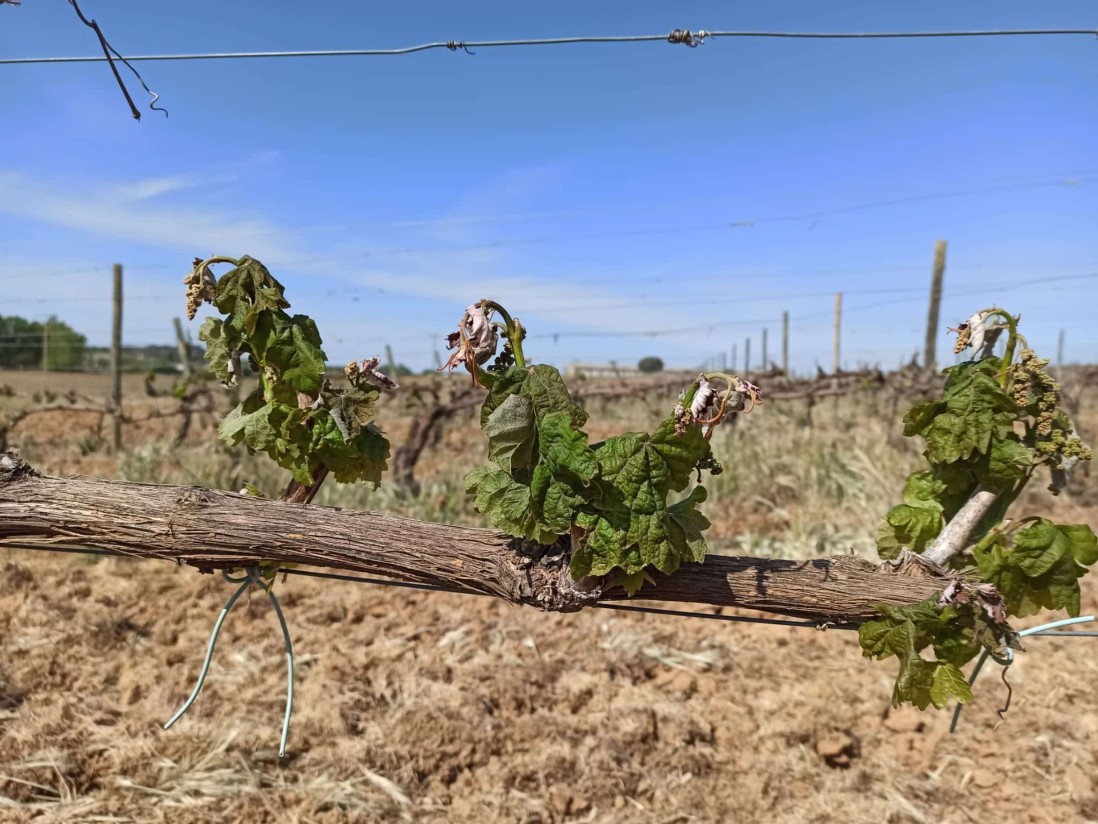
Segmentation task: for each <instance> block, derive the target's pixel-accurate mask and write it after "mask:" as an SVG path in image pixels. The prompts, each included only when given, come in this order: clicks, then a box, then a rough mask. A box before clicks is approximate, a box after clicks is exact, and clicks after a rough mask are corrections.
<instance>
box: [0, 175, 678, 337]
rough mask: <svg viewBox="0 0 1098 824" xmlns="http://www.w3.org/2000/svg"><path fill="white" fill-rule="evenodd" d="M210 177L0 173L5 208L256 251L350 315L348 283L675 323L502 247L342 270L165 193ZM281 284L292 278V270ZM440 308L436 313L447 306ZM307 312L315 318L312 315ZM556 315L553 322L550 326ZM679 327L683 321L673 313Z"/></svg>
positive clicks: (489, 196)
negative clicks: (104, 180)
mask: <svg viewBox="0 0 1098 824" xmlns="http://www.w3.org/2000/svg"><path fill="white" fill-rule="evenodd" d="M551 178H552V174H551V172H550V171H545V170H534V171H533V172H531V173H529V174H516V175H509V176H505V178H504V179H502V180H500V181H494V182H491V183H489V184H486V185H485V186H484V187H483V190H480V189H478V190H477V191H475V192H471V193H466V194H465V195H464V197H463V198H462V200H461V201H460V204H459V206H458V207H456V208H454V209H450V210H448V211H447V213H446V214H445V215H444V216H443V217H444V218H451V219H454V220H456V221H461V219H462V218H463V217H465V216H466V215H467V214H470V213H473V214H483V213H484V212H485V211H500V210H502V209H506V208H507V207H509V206H516V207H520V206H521V205H522V202H523V200H524V197H525V196H526V195H528V194H529V193H530V191H532V190H536V189H538V188H539V187H542V186H545V185H547V183H548V182H550V181H551ZM209 181H210V178H209V177H202V176H199V175H188V174H178V175H171V176H165V177H161V178H152V179H143V180H136V181H130V182H126V183H115V184H114V185H113V186H110V185H107V186H104V185H102V184H101V183H96V182H95V181H84V182H73V181H64V182H56V181H51V180H43V179H38V178H35V177H32V176H30V175H27V174H24V173H21V172H16V171H6V172H4V171H0V212H6V213H9V214H12V215H15V216H18V217H20V218H22V219H26V218H32V219H36V220H39V221H42V222H44V223H48V224H52V225H54V226H59V227H63V228H66V229H71V230H75V231H79V232H84V233H87V234H89V235H92V236H96V237H100V238H107V239H119V240H125V241H131V242H135V243H141V244H145V245H149V246H154V247H161V248H163V249H165V250H170V251H171V253H172V255H173V256H175V255H176V253H177V252H179V251H182V252H183V253H184V258H186V259H188V260H189V259H190V257H191V256H193V255H196V254H214V253H220V252H224V251H225V250H231V249H239V248H241V246H242V245H243V244H246V246H247V248H248V251H249V252H250V253H251V254H254V255H255V256H256V257H259V258H260V259H262V260H263V261H264V262H266V263H267V264H268V265H270V266H271V267H272V268H273V269H275V270H276V271H277V270H283V271H284V272H287V273H288V274H290V275H295V274H296V275H301V276H305V277H307V278H309V280H310V281H311V280H312V279H314V278H315V279H323V280H324V281H326V282H327V283H328V284H330V285H331V286H335V287H336V293H335V294H334V295H333V298H334V300H333V301H332V302H333V303H334V305H335V308H338V309H339V310H340V312H341V313H346V311H347V308H348V307H347V303H346V301H340V298H339V294H338V286H339V284H340V283H344V284H346V285H347V286H348V288H350V289H355V288H357V289H361V288H362V287H367V288H376V289H381V290H384V291H385V292H386V293H388V294H389V295H390V296H392V295H400V296H407V297H410V298H415V299H418V300H423V299H430V298H434V299H438V300H439V301H444V302H446V303H449V304H453V306H454V307H455V308H454V312H455V313H456V314H455V319H456V317H457V316H459V315H460V312H461V310H462V309H463V308H464V307H465V306H466V305H467V304H469V303H471V302H473V301H475V300H478V299H480V298H482V297H486V296H491V297H493V298H494V299H496V300H499V301H500V302H502V303H504V304H505V305H508V306H510V307H513V311H514V312H515V313H516V314H518V315H520V316H521V317H523V318H525V319H527V320H530V321H536V322H537V326H538V327H540V329H532V330H531V331H532V332H537V331H544V332H550V331H553V332H555V331H557V329H560V328H572V329H576V328H581V329H582V328H586V329H597V330H601V331H610V332H630V333H632V332H642V331H646V330H650V329H658V328H662V327H666V326H668V325H669V318H668V316H667V313H666V312H665V311H664V310H662V309H660V308H659V307H658V306H646V307H638V306H635V305H634V306H626V307H620V308H619V307H617V306H616V305H615V298H616V297H617V296H619V295H620V290H619V289H617V288H615V287H613V286H610V287H607V288H605V289H604V288H598V287H592V286H588V285H586V283H589V282H590V281H587V280H585V278H584V275H583V273H576V272H569V273H562V274H560V275H558V274H556V273H554V272H549V271H545V270H544V268H543V267H537V266H536V267H535V268H534V269H533V270H529V269H528V270H526V271H523V272H521V273H518V272H515V268H516V267H515V265H514V263H513V262H512V260H511V258H510V257H509V255H508V253H507V252H506V251H504V250H499V249H469V250H464V251H456V252H455V251H446V252H439V253H432V252H414V253H410V254H407V255H401V256H399V257H398V258H394V259H390V260H387V261H386V263H385V265H383V266H376V265H373V264H371V263H370V262H369V261H364V263H366V265H364V266H358V267H353V266H351V267H349V266H347V265H346V263H344V264H342V265H339V266H333V265H332V264H331V262H330V261H331V259H330V258H328V259H327V261H326V260H325V259H324V256H325V255H327V254H331V252H333V251H334V252H336V253H337V254H338V253H340V252H342V251H343V250H341V249H339V248H336V249H333V248H332V246H331V245H330V244H324V247H323V248H324V251H323V252H322V253H321V257H319V258H318V257H317V256H316V255H315V254H314V250H315V249H316V248H320V247H318V245H317V244H315V243H312V242H309V241H308V239H307V238H305V237H303V236H302V235H301V234H300V233H298V232H295V231H293V230H286V229H284V228H283V227H281V226H279V225H277V224H275V223H273V222H271V221H269V220H268V219H266V218H263V217H260V216H256V215H254V214H234V213H228V212H224V211H220V210H218V209H216V208H215V207H211V208H205V207H201V206H195V205H192V203H186V204H178V203H173V202H171V198H166V199H165V200H163V201H162V200H158V198H160V197H162V196H165V195H168V194H170V193H173V192H179V191H183V190H186V189H190V188H194V187H196V186H201V185H209ZM385 234H386V235H387V234H388V233H385ZM384 239H385V238H384V237H383V236H378V237H377V238H371V237H363V236H358V237H357V238H356V239H355V245H356V246H358V247H359V248H361V245H362V244H363V243H365V244H369V243H370V242H371V241H375V240H376V241H377V243H378V245H379V246H380V245H381V243H382V241H383V240H384ZM425 240H426V241H428V244H429V245H434V244H436V243H439V242H442V243H458V244H474V243H475V242H476V241H477V240H479V237H478V236H477V235H476V234H474V233H471V231H470V230H461V229H460V228H459V227H458V226H457V225H454V224H450V225H446V226H444V227H439V228H438V229H437V230H435V231H433V232H430V233H429V235H428V236H427V237H426V238H425ZM390 244H391V241H390ZM344 261H346V256H344ZM539 269H541V271H539ZM283 280H284V282H286V283H287V285H288V286H289V285H291V284H290V281H289V280H287V279H286V278H285V277H284V276H283ZM575 305H581V306H582V305H592V306H597V307H598V309H597V310H596V311H589V312H584V311H576V310H575V309H574V308H570V307H574V306H575ZM435 307H436V308H435V311H438V307H439V304H437V303H436V304H435ZM554 307H556V308H554ZM310 313H311V314H316V313H315V311H311V312H310ZM327 314H332V313H327ZM451 314H452V313H451ZM333 320H334V318H333ZM387 320H388V319H387ZM550 323H551V324H552V325H553V327H555V328H546V327H547V326H548V325H549V324H550ZM439 324H442V325H441V327H440V325H439ZM375 325H376V326H380V325H381V324H377V323H375ZM410 325H414V326H416V327H418V328H421V329H422V330H423V334H424V338H426V336H427V335H428V333H430V334H435V333H439V330H440V328H441V329H442V331H445V330H446V329H448V328H449V326H450V319H449V314H446V316H445V318H443V317H434V316H432V315H430V314H428V313H420V312H417V313H416V315H415V316H414V317H412V318H408V317H405V318H403V319H401V321H399V322H397V323H394V325H393V328H392V329H391V330H389V331H391V332H392V333H394V334H395V333H397V332H398V331H399V328H403V330H405V331H404V334H409V333H410V332H415V331H418V329H409V328H408V326H410ZM671 325H683V324H682V323H681V322H679V321H678V319H677V318H676V319H675V323H673V324H671Z"/></svg>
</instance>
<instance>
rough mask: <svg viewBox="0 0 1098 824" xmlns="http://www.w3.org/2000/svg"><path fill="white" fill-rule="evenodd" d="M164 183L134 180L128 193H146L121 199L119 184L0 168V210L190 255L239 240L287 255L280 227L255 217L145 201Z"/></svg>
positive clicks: (236, 243)
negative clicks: (64, 179) (62, 182)
mask: <svg viewBox="0 0 1098 824" xmlns="http://www.w3.org/2000/svg"><path fill="white" fill-rule="evenodd" d="M164 180H168V179H164ZM169 185H173V183H172V182H171V181H169V182H163V181H162V182H160V183H159V184H156V183H155V182H150V181H143V182H142V181H138V182H137V183H135V184H131V186H132V189H131V192H132V193H135V194H137V195H140V194H142V193H144V194H145V195H146V197H144V198H141V197H137V198H134V197H130V198H128V199H127V198H126V197H122V196H120V195H119V193H118V191H119V188H124V187H115V188H113V189H112V188H110V187H102V186H99V185H95V184H93V183H90V182H89V183H85V184H74V183H68V184H67V185H65V186H59V185H57V184H55V183H53V182H51V181H46V180H38V179H34V178H32V177H30V176H28V175H25V174H22V173H19V172H13V171H8V172H0V212H4V213H8V214H11V215H15V216H17V217H20V218H33V219H36V220H40V221H42V222H44V223H50V224H53V225H55V226H63V227H66V228H69V229H76V230H79V231H83V232H87V233H89V234H92V235H96V236H99V237H105V238H114V239H119V240H127V241H131V242H134V243H142V244H147V245H151V246H161V247H164V248H166V249H172V250H185V251H186V252H187V253H188V254H190V255H194V254H202V253H203V252H210V253H213V252H215V251H221V250H225V249H235V248H239V245H240V244H241V242H242V241H243V240H247V242H248V245H249V247H250V248H252V249H254V250H255V253H256V254H257V255H260V254H262V255H266V256H267V257H269V258H288V257H291V256H292V255H293V249H292V248H290V247H289V246H287V245H286V242H285V239H286V232H285V230H283V229H281V228H280V227H276V226H274V225H273V224H271V223H269V222H267V221H266V220H263V219H261V218H254V217H241V216H239V215H234V214H230V213H225V212H221V211H218V210H216V209H212V208H211V209H205V208H196V207H194V206H178V205H170V204H157V203H150V202H148V198H149V197H151V195H149V194H148V193H149V192H152V191H154V190H155V189H156V188H157V186H159V188H160V189H161V190H164V189H165V187H166V186H169ZM104 192H105V194H104Z"/></svg>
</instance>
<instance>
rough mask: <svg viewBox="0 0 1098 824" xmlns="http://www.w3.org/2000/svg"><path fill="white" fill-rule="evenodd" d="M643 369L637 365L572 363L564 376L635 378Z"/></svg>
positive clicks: (569, 377) (572, 378)
mask: <svg viewBox="0 0 1098 824" xmlns="http://www.w3.org/2000/svg"><path fill="white" fill-rule="evenodd" d="M640 374H641V371H640V370H639V369H637V367H635V366H621V365H620V364H617V363H614V362H612V361H611V362H610V363H570V364H568V366H567V367H565V369H564V377H565V378H567V379H569V380H576V379H577V378H580V379H583V378H635V377H638V376H639V375H640Z"/></svg>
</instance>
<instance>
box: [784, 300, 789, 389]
mask: <svg viewBox="0 0 1098 824" xmlns="http://www.w3.org/2000/svg"><path fill="white" fill-rule="evenodd" d="M782 374H783V375H785V376H786V377H789V312H782Z"/></svg>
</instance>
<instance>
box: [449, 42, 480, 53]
mask: <svg viewBox="0 0 1098 824" xmlns="http://www.w3.org/2000/svg"><path fill="white" fill-rule="evenodd" d="M446 48H448V49H449V50H450V51H457V50H458V49H461V50H462V51H464V52H465V53H466V54H476V52H475V51H470V50H469V47H468V46H466V45H465V41H464V40H447V41H446Z"/></svg>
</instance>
